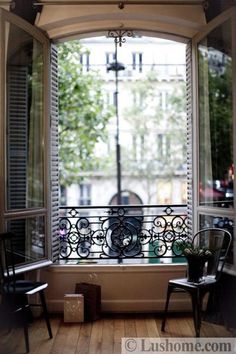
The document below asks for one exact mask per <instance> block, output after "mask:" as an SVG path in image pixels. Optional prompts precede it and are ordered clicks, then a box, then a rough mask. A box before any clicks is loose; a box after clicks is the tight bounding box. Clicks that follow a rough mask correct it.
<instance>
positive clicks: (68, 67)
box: [58, 41, 111, 186]
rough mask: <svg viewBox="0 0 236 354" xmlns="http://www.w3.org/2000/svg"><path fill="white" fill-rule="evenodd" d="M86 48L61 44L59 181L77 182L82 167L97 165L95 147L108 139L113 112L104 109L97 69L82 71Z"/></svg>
mask: <svg viewBox="0 0 236 354" xmlns="http://www.w3.org/2000/svg"><path fill="white" fill-rule="evenodd" d="M86 52H87V51H86V50H85V49H84V48H83V47H82V46H81V44H80V43H79V42H78V41H72V42H66V43H63V44H60V45H59V46H58V58H59V63H58V64H59V159H60V165H59V171H60V184H61V185H64V186H68V185H70V184H72V183H78V182H79V180H80V178H81V177H80V174H81V172H82V171H83V172H84V171H91V170H94V169H96V166H97V163H98V161H96V160H95V159H94V158H93V151H94V147H95V144H96V142H97V141H99V139H105V137H106V135H105V126H106V124H107V122H108V120H109V118H110V116H111V112H110V111H109V110H106V109H105V105H104V100H103V95H102V80H101V78H100V77H99V75H98V73H97V72H95V71H91V70H90V71H89V72H86V73H85V72H83V68H82V65H81V64H80V56H81V54H82V53H86Z"/></svg>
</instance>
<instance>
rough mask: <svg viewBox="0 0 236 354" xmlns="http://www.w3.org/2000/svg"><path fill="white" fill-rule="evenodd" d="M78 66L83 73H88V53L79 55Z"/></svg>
mask: <svg viewBox="0 0 236 354" xmlns="http://www.w3.org/2000/svg"><path fill="white" fill-rule="evenodd" d="M80 64H81V65H82V67H83V70H84V71H89V66H90V64H89V53H82V54H81V55H80Z"/></svg>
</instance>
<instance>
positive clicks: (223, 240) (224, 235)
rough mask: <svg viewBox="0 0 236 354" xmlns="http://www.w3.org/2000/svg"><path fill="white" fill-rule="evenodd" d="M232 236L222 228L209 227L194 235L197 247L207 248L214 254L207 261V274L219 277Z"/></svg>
mask: <svg viewBox="0 0 236 354" xmlns="http://www.w3.org/2000/svg"><path fill="white" fill-rule="evenodd" d="M231 241H232V236H231V234H230V232H229V231H227V230H224V229H220V228H207V229H203V230H200V231H198V232H197V233H196V234H195V235H194V237H193V241H192V242H193V244H194V246H195V247H199V248H203V249H205V248H207V249H209V250H210V251H211V253H212V256H211V257H210V258H209V259H208V260H207V262H206V267H205V270H206V274H205V275H211V276H214V277H215V278H216V279H217V280H218V279H219V277H220V275H221V273H222V270H223V267H224V265H225V261H226V258H227V255H228V252H229V248H230V244H231Z"/></svg>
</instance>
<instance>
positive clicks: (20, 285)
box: [4, 280, 48, 295]
mask: <svg viewBox="0 0 236 354" xmlns="http://www.w3.org/2000/svg"><path fill="white" fill-rule="evenodd" d="M47 286H48V284H47V283H43V282H37V281H36V282H35V281H30V280H16V281H15V282H10V283H9V284H5V285H4V291H5V292H6V293H9V294H19V295H20V294H24V295H32V294H35V293H37V292H39V291H41V290H44V289H46V288H47Z"/></svg>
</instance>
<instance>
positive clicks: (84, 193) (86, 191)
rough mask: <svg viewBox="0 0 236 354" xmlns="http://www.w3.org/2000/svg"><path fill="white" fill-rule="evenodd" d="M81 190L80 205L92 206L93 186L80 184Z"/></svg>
mask: <svg viewBox="0 0 236 354" xmlns="http://www.w3.org/2000/svg"><path fill="white" fill-rule="evenodd" d="M79 189H80V198H79V205H91V185H90V184H85V183H83V184H80V186H79Z"/></svg>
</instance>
